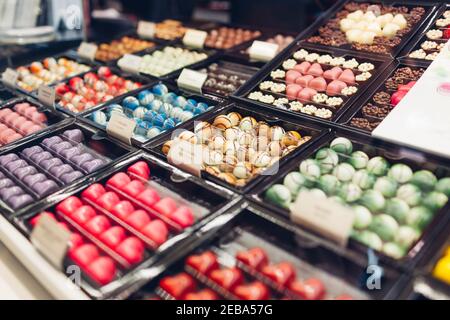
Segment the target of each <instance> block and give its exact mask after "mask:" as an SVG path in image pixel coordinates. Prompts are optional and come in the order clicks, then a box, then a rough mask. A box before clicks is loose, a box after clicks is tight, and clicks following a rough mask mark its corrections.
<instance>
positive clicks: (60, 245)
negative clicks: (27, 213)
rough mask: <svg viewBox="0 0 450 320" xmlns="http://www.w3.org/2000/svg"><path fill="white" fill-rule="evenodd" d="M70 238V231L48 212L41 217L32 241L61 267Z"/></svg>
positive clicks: (54, 263)
mask: <svg viewBox="0 0 450 320" xmlns="http://www.w3.org/2000/svg"><path fill="white" fill-rule="evenodd" d="M69 240H70V231H69V230H67V229H65V228H63V227H61V226H60V225H59V224H58V222H57V221H56V220H55V219H54V218H52V217H50V216H49V215H46V214H44V215H43V216H42V217H41V218H40V219H39V222H38V223H37V225H36V227H34V229H33V232H32V233H31V243H32V244H33V245H34V246H35V247H36V249H37V250H39V251H40V252H41V253H42V254H43V255H44V256H45V257H46V258H47V259H48V260H49V261H50V263H52V264H53V265H54V266H55V267H57V268H59V269H61V268H62V266H63V261H64V257H65V256H66V253H67V250H68V248H69Z"/></svg>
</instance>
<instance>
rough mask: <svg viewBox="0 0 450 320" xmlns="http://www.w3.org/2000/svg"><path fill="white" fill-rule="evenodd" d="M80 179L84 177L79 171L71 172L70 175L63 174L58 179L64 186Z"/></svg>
mask: <svg viewBox="0 0 450 320" xmlns="http://www.w3.org/2000/svg"><path fill="white" fill-rule="evenodd" d="M81 177H84V174H83V173H82V172H80V171H73V172H70V173H66V174H63V175H62V176H60V177H59V178H60V179H61V181H62V182H64V183H65V184H69V183H72V182H73V181H75V180H77V179H79V178H81Z"/></svg>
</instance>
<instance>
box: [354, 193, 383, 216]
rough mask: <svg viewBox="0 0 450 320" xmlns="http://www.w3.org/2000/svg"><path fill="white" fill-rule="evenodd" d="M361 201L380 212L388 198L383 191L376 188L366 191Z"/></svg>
mask: <svg viewBox="0 0 450 320" xmlns="http://www.w3.org/2000/svg"><path fill="white" fill-rule="evenodd" d="M359 202H360V203H361V204H362V205H363V206H365V207H366V208H367V209H369V210H370V211H372V212H379V211H381V210H383V208H384V206H385V204H386V200H385V199H384V197H383V195H382V194H381V192H379V191H376V190H367V191H365V192H364V193H363V195H362V196H361V199H360V201H359Z"/></svg>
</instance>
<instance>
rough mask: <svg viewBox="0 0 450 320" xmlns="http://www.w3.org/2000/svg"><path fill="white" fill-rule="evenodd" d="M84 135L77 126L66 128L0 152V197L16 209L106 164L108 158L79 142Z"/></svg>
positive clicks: (81, 141) (82, 139)
mask: <svg viewBox="0 0 450 320" xmlns="http://www.w3.org/2000/svg"><path fill="white" fill-rule="evenodd" d="M84 139H85V138H84V135H83V132H82V131H81V130H79V129H74V130H67V131H64V132H63V133H62V134H60V135H54V136H51V137H49V138H45V139H44V140H42V142H41V143H39V144H35V145H33V146H31V147H27V148H24V149H23V150H21V151H20V152H17V153H14V152H13V153H8V154H5V155H2V156H0V164H1V169H2V172H1V173H0V176H1V180H0V186H1V189H0V199H1V200H2V201H3V202H4V203H6V204H8V205H9V206H10V207H11V208H12V209H13V210H16V209H19V208H22V207H24V206H26V205H29V204H31V203H33V202H35V201H37V200H39V199H41V198H44V197H45V196H48V195H50V194H52V193H54V192H56V191H58V190H59V189H61V188H62V187H63V186H66V185H69V184H71V183H72V182H74V181H75V180H78V179H80V178H82V177H84V176H86V175H88V174H91V173H93V172H95V171H97V170H98V169H100V168H102V167H104V166H105V165H106V164H108V162H109V161H110V160H109V159H106V158H105V157H103V156H101V155H99V154H97V153H96V152H95V151H94V150H91V149H88V148H87V147H85V146H84V145H83V141H84Z"/></svg>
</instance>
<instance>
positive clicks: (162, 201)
mask: <svg viewBox="0 0 450 320" xmlns="http://www.w3.org/2000/svg"><path fill="white" fill-rule="evenodd" d="M150 176H151V175H150V168H149V166H148V165H147V163H146V162H145V161H138V162H136V163H135V164H133V165H131V166H130V167H129V168H128V169H127V170H126V171H125V172H118V173H116V174H114V175H113V176H111V177H110V178H109V179H108V180H107V181H106V183H105V184H104V185H102V184H99V183H96V184H93V185H91V186H89V187H88V188H86V189H85V190H84V191H82V192H81V194H80V196H71V197H69V198H67V199H65V200H64V201H62V202H60V203H59V204H57V205H56V207H55V209H54V213H49V212H48V211H47V212H43V213H44V214H49V215H50V216H51V217H54V218H55V219H57V220H58V221H59V222H60V224H61V225H62V226H64V227H65V228H67V229H68V230H70V231H71V242H70V250H69V252H68V257H69V258H70V259H71V260H72V261H73V262H75V263H76V264H77V265H79V266H80V267H81V269H82V270H83V272H85V273H86V274H87V275H88V276H89V277H90V279H92V280H93V281H94V282H95V283H96V284H97V285H105V284H107V283H110V282H111V281H113V280H115V279H117V278H118V277H120V276H121V275H123V274H124V273H126V272H127V271H129V270H131V269H132V268H134V267H135V266H136V265H138V264H140V263H142V262H143V261H144V260H145V259H147V258H149V257H150V256H151V255H152V254H153V253H154V252H155V251H156V250H158V247H160V246H161V245H162V244H163V243H165V242H166V241H167V240H168V239H169V238H171V237H172V235H174V234H176V233H179V232H181V231H182V230H184V229H186V228H188V227H190V226H191V225H192V224H193V223H194V222H195V220H196V215H194V213H193V211H192V209H191V208H190V207H188V206H185V205H180V204H179V203H178V201H177V200H175V199H174V198H172V197H170V196H164V192H162V191H161V190H158V189H156V187H154V186H153V185H151V184H149V183H148V181H149V180H150ZM197 214H198V213H197ZM40 218H41V215H38V216H36V217H34V218H33V219H31V220H30V221H29V222H30V224H31V226H35V225H36V224H37V223H38V221H39V219H40Z"/></svg>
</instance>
